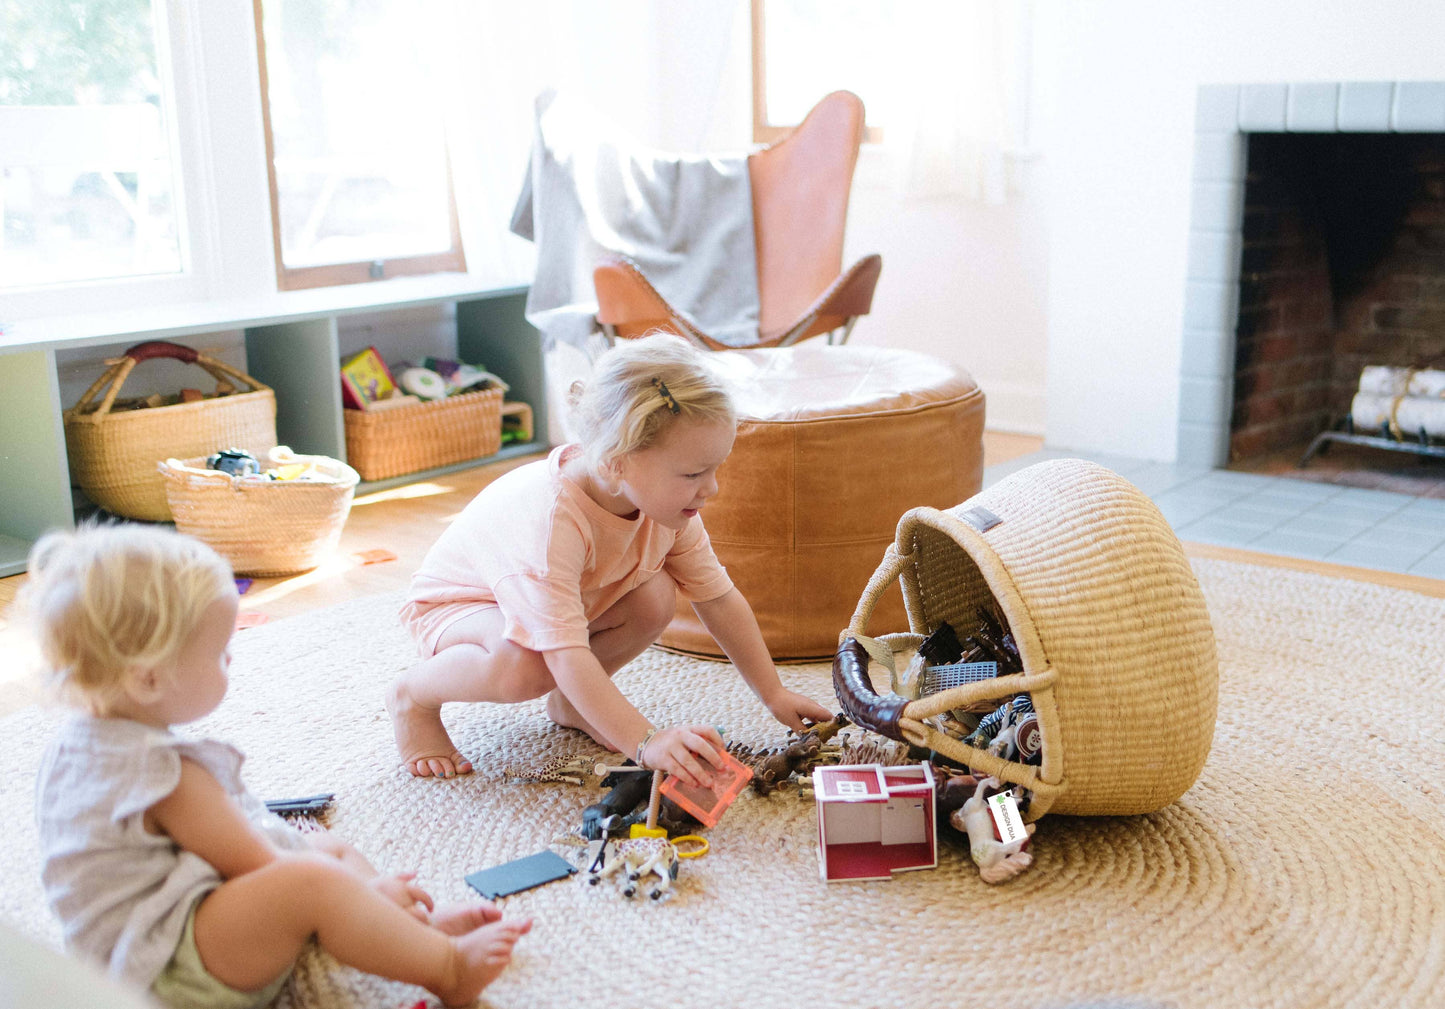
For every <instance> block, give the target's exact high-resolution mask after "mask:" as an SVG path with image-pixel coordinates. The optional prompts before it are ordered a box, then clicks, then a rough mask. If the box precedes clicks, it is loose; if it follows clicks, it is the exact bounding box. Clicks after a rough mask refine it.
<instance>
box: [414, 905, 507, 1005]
mask: <svg viewBox="0 0 1445 1009" xmlns="http://www.w3.org/2000/svg"><path fill="white" fill-rule="evenodd" d="M531 929H532V919H531V918H516V919H508V920H506V921H494V922H492V923H491V924H490V925H483V926H482V927H481V928H477V929H473V930H472V931H470V932H468V933H467V934H466V935H462V936H457V937H456V938H455V939H453V940H452V961H451V965H450V966H451V970H450V972H449V973H450V974H451V977H450V978H448V981H447V983H446V984H444V985H441V986H438V987H436V988H432V989H431V991H432V994H433V995H436V996H437V997H438V998H440V999H441V1000H442V1001H443V1002H445V1003H446V1004H447V1005H449V1006H466V1005H471V1004H472V1002H474V1001H475V1000H476V997H477V996H478V995H480V994H481V991H482V989H483V988H485V987H486V986H487V985H489V984H491V983H492V982H493V981H494V980H496V977H497V975H498V974H500V973H502V968H504V967H506V966H507V964H508V963H509V962H510V961H511V959H512V947H513V946H515V945H516V943H517V940H518V939H519V938H521V937H522V936H523V935H525V934H526V933H528V932H529V931H531Z"/></svg>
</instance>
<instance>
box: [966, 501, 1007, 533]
mask: <svg viewBox="0 0 1445 1009" xmlns="http://www.w3.org/2000/svg"><path fill="white" fill-rule="evenodd" d="M958 517H959V518H961V519H963V520H964V521H965V522H967V523H968V524H969V525H971V526H973V527H974V528H975V529H977V530H978V531H979V532H981V533H986V532H988V531H989V530H990V529H992V528H993V527H994V526H996V525H999V524H1001V523H1002V522H1003V519H1001V518H999V517H998V516H997V515H995V514H994V513H993V512H991V511H989V510H988V509H987V508H985V507H984V506H983V505H974V506H973V507H972V508H970V509H969V510H968V511H966V512H964V513H962V514H961V515H959V516H958Z"/></svg>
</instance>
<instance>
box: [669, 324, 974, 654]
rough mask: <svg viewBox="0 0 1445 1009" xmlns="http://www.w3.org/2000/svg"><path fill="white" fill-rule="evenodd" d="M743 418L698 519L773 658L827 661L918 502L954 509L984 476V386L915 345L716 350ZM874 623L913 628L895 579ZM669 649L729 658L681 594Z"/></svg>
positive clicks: (813, 343) (818, 343)
mask: <svg viewBox="0 0 1445 1009" xmlns="http://www.w3.org/2000/svg"><path fill="white" fill-rule="evenodd" d="M710 360H712V361H713V362H714V363H715V364H716V365H717V366H718V367H719V368H720V369H721V371H722V372H723V374H724V375H726V376H727V378H728V381H729V383H730V384H731V386H732V389H733V394H734V399H735V401H736V403H737V406H738V413H739V417H740V423H739V425H738V437H737V442H736V444H735V445H734V446H733V452H732V455H730V456H729V457H728V460H727V462H726V463H724V464H723V466H722V469H721V470H719V472H718V484H719V489H718V493H717V496H716V497H715V498H713V499H712V500H711V501H709V502H708V503H707V505H706V507H704V508H703V510H702V519H703V523H704V525H706V526H707V531H708V535H709V536H710V537H711V538H712V544H713V548H714V549H715V550H716V551H717V555H718V558H719V560H721V561H722V563H723V565H724V566H725V567H726V568H727V570H728V574H730V575H731V576H732V579H733V581H734V583H736V585H737V587H738V589H739V590H740V591H741V592H742V594H743V596H744V597H746V598H747V600H748V602H749V603H751V604H752V607H753V612H755V613H756V614H757V616H758V623H759V625H760V626H761V627H762V631H763V637H764V639H765V640H766V641H767V643H768V650H769V651H770V652H771V653H772V655H773V658H774V659H776V660H782V659H802V658H828V657H831V656H832V655H833V654H834V652H835V651H836V650H837V646H838V633H839V632H840V631H842V630H843V629H845V628H846V627H847V626H848V621H849V619H850V618H851V617H852V616H853V609H854V607H855V606H856V605H857V604H858V599H859V598H860V597H861V595H862V593H863V588H864V586H866V585H867V584H868V579H869V578H870V577H871V576H872V574H873V572H874V570H875V569H876V568H877V567H878V562H879V561H880V560H881V559H882V557H883V552H884V551H885V550H886V549H887V548H888V546H889V544H891V543H892V542H893V539H894V534H895V532H896V530H897V526H898V520H899V518H900V517H901V516H902V515H903V513H904V512H906V511H907V510H908V509H910V508H915V507H918V506H919V505H931V506H932V507H935V508H951V507H953V506H954V505H956V504H958V503H959V502H960V501H963V500H965V499H966V498H969V497H972V496H973V495H974V494H976V493H978V490H979V488H980V487H981V486H982V482H983V414H984V399H983V393H982V392H981V391H979V388H978V386H977V385H976V384H975V383H974V381H973V379H971V378H970V377H969V376H968V375H967V373H965V372H963V371H961V370H959V369H958V368H955V367H954V366H953V365H951V364H949V363H947V362H946V361H941V360H939V359H937V358H934V357H930V356H928V355H926V354H919V353H915V352H913V351H907V350H894V349H889V348H882V347H864V346H841V347H831V346H828V345H827V344H825V343H824V342H823V341H822V340H809V341H807V342H805V343H802V344H799V345H798V346H796V347H785V348H771V349H766V350H747V351H724V352H720V353H716V354H712V355H710ZM870 626H872V627H873V628H874V629H875V630H876V631H877V632H878V633H885V632H888V631H906V630H907V629H908V621H907V618H906V616H905V615H904V612H903V597H902V595H901V593H900V592H899V590H898V589H897V588H896V587H895V588H893V589H892V590H891V593H890V595H888V596H886V597H885V598H884V600H883V601H882V602H881V603H880V605H879V606H878V608H877V610H876V611H875V613H874V616H873V620H872V622H871V625H870ZM661 643H662V645H663V646H664V647H667V648H672V649H676V650H678V651H684V652H689V653H692V654H697V655H711V656H721V654H722V652H721V649H719V648H718V646H717V643H716V642H715V641H713V639H712V636H711V635H710V634H708V632H707V630H706V629H705V628H704V627H703V626H702V623H701V622H700V621H699V620H698V619H697V615H696V614H695V613H694V612H693V609H692V606H691V604H689V603H688V602H686V601H685V600H682V599H679V600H678V609H677V616H676V617H675V618H674V619H673V621H672V624H671V625H670V626H669V627H668V629H667V632H666V633H665V634H664V635H663V637H662V641H661Z"/></svg>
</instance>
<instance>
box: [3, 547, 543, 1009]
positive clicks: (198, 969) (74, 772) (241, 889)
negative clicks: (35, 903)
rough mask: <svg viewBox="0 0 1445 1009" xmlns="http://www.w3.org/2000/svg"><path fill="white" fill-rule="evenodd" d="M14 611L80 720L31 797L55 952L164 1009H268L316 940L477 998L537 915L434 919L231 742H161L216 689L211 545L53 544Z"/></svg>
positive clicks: (45, 765)
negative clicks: (270, 798) (60, 933)
mask: <svg viewBox="0 0 1445 1009" xmlns="http://www.w3.org/2000/svg"><path fill="white" fill-rule="evenodd" d="M22 593H23V594H22V597H21V600H20V605H21V607H22V612H23V613H24V614H25V615H26V616H27V617H28V618H29V620H30V622H31V623H32V624H33V625H34V628H35V630H36V631H37V633H38V636H39V639H40V644H41V650H42V653H43V654H44V656H45V659H46V665H47V666H48V669H49V671H50V672H49V675H50V678H51V680H52V685H53V686H55V687H57V688H58V690H59V692H60V693H61V694H62V695H63V697H64V698H65V699H66V700H68V701H69V702H70V703H71V704H73V705H74V706H75V707H76V708H77V711H76V712H75V714H74V715H73V717H71V718H70V720H69V721H67V722H66V723H65V725H64V727H63V728H62V729H61V730H60V732H59V734H58V736H57V737H56V739H55V740H54V741H53V742H52V743H51V744H50V746H49V748H48V749H47V750H46V753H45V756H44V758H43V760H42V763H41V767H40V775H39V781H38V785H37V789H36V808H35V812H36V819H37V822H38V825H39V828H40V846H41V852H42V855H43V857H44V866H43V868H42V870H41V876H42V880H43V883H44V885H45V890H46V895H47V897H48V898H49V901H50V904H51V906H52V907H53V908H54V910H55V912H56V914H57V915H58V916H59V918H60V921H61V924H62V926H63V929H64V935H65V943H66V946H67V948H68V949H69V950H70V951H72V952H74V953H77V954H79V955H81V956H84V957H86V958H89V959H91V960H94V961H97V962H99V963H100V964H101V965H102V966H103V967H106V968H108V970H109V972H110V973H111V974H113V975H116V976H118V977H120V978H122V979H124V980H127V981H130V982H132V983H134V984H135V985H137V986H139V987H141V988H148V989H150V991H151V993H152V994H153V995H154V996H156V997H157V998H158V999H159V1000H160V1001H161V1002H162V1003H164V1004H167V1005H172V1006H195V1005H205V1006H228V1007H246V1006H261V1005H265V1004H267V1003H269V1002H270V1001H271V999H272V998H273V997H274V996H275V995H276V993H277V992H278V991H279V989H280V987H281V985H282V984H283V983H284V982H285V980H286V978H287V976H288V974H289V972H290V970H291V967H292V964H293V961H294V960H295V958H296V955H297V954H298V953H299V952H300V950H301V948H302V946H303V945H305V943H306V942H307V941H308V940H309V939H311V938H312V937H313V936H314V937H315V938H316V939H317V940H318V941H319V942H320V944H321V945H322V946H323V947H324V948H326V949H327V950H329V951H330V952H331V953H332V955H334V956H335V957H336V958H337V959H338V960H340V961H341V962H343V963H346V964H349V965H351V966H354V967H357V968H360V969H362V970H365V971H369V972H371V973H374V974H381V975H384V976H386V977H389V978H393V979H395V980H400V981H407V982H411V983H414V984H419V985H423V986H425V987H426V988H427V989H429V990H430V991H432V992H433V993H434V994H436V995H437V996H439V997H440V998H442V999H443V1000H444V1001H445V1002H447V1003H456V1004H465V1003H470V1002H471V1001H472V1000H473V999H475V997H476V996H477V994H478V992H480V991H481V990H482V988H483V987H485V986H486V985H487V984H488V983H489V982H490V981H491V980H492V979H493V978H494V977H496V975H497V974H498V973H499V972H500V971H501V970H502V968H503V967H504V966H505V965H506V963H507V962H508V960H509V959H510V957H511V951H512V946H513V944H514V943H515V942H516V940H517V938H518V936H520V935H521V934H522V933H524V932H526V931H527V930H528V928H529V927H530V925H531V922H530V920H518V921H505V922H504V921H502V920H500V919H501V915H500V913H499V912H498V911H497V909H496V907H495V906H493V905H491V904H489V903H478V904H472V905H463V906H458V907H454V908H451V909H447V910H438V911H433V908H432V901H431V898H430V897H429V896H427V894H426V893H425V891H423V890H422V889H421V888H420V887H418V886H417V885H416V883H415V882H414V881H413V875H412V874H409V873H403V874H400V875H394V876H383V875H379V874H378V873H377V871H376V870H375V869H373V868H372V867H371V865H370V864H368V863H367V861H366V859H365V858H363V857H362V856H361V855H360V854H359V853H358V852H357V851H356V850H355V849H354V848H352V847H351V846H349V845H347V844H344V843H342V842H340V841H337V840H335V839H334V838H332V837H331V835H330V834H327V833H324V832H323V833H314V834H305V835H303V834H300V833H298V832H296V831H294V830H292V829H290V828H289V827H287V826H286V825H285V824H284V823H282V822H281V821H280V820H279V818H277V817H275V816H273V815H271V814H270V813H268V812H267V810H266V807H265V805H264V804H263V803H261V802H260V801H259V800H257V799H256V798H255V797H254V796H252V795H251V794H250V793H249V792H247V791H246V789H245V787H244V786H243V785H242V784H241V778H240V769H241V762H242V760H243V758H242V756H241V754H240V752H239V751H237V750H236V749H234V748H233V747H231V746H228V745H227V744H225V743H221V742H217V741H214V740H208V739H199V738H188V737H184V736H181V735H177V734H175V733H173V732H172V731H171V727H172V726H173V725H177V724H182V723H185V722H190V721H193V720H195V719H197V718H200V717H202V716H203V715H205V714H207V713H209V712H210V711H212V710H214V709H215V708H216V706H217V705H218V704H220V703H221V699H222V698H223V697H224V696H225V693H226V682H227V670H228V667H229V665H230V650H229V642H230V639H231V633H232V631H233V629H234V627H235V622H236V609H237V597H236V587H235V584H234V582H233V581H232V577H231V571H230V568H229V567H228V566H227V564H226V563H225V561H223V560H221V558H220V557H218V556H217V555H216V554H215V553H214V552H213V551H212V550H211V549H210V548H209V547H207V546H205V545H204V544H202V543H200V542H198V541H196V540H193V539H190V538H188V537H185V536H181V535H179V534H177V533H173V532H168V531H162V530H158V529H154V528H147V527H140V526H103V527H102V526H98V527H91V528H86V529H82V530H81V531H79V532H76V533H52V534H50V535H48V536H46V537H44V538H42V539H41V541H40V542H39V543H37V544H36V546H35V548H34V550H33V551H32V553H31V557H30V576H29V580H28V582H27V583H26V585H25V586H24V588H23V589H22Z"/></svg>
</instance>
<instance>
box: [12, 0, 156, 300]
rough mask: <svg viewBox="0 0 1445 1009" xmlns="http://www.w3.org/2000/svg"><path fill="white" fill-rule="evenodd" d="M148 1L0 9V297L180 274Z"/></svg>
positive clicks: (93, 0) (80, 0) (76, 1)
mask: <svg viewBox="0 0 1445 1009" xmlns="http://www.w3.org/2000/svg"><path fill="white" fill-rule="evenodd" d="M162 27H163V25H162V19H161V18H159V17H158V15H157V12H156V10H155V9H154V7H153V6H152V3H151V0H69V2H66V3H54V2H38V3H36V2H31V3H4V4H0V39H3V40H4V42H3V45H0V288H4V289H16V288H30V287H38V286H43V285H50V284H60V283H69V282H76V281H87V280H102V279H115V278H124V277H142V276H154V275H164V274H178V273H180V272H181V271H182V269H183V264H184V259H183V250H182V243H181V237H180V236H181V228H180V222H179V215H180V199H179V192H178V182H177V180H178V178H179V173H178V171H177V169H176V165H175V163H174V158H173V151H174V144H173V142H172V122H173V119H174V115H173V111H172V106H171V105H170V101H169V96H168V94H167V90H168V89H167V88H165V87H163V86H162V75H161V73H160V66H161V64H162V58H161V57H162V51H163V49H164V38H163V32H162V31H161V29H162Z"/></svg>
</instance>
